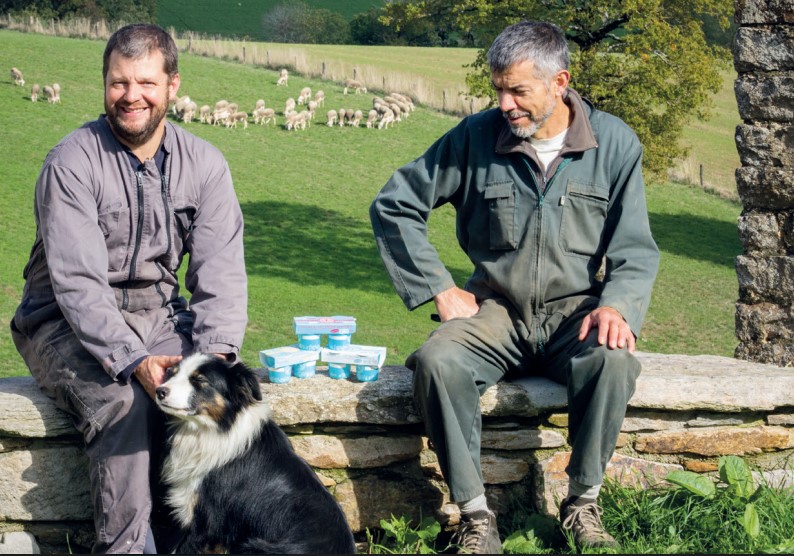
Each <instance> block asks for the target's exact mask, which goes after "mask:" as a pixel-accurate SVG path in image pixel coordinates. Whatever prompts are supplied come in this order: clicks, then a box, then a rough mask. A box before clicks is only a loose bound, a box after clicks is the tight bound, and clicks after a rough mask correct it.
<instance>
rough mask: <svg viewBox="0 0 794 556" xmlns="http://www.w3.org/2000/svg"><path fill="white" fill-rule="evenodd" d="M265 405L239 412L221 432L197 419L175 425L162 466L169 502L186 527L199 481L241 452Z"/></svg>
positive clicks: (260, 420) (263, 417)
mask: <svg viewBox="0 0 794 556" xmlns="http://www.w3.org/2000/svg"><path fill="white" fill-rule="evenodd" d="M269 413H270V412H269V409H268V406H267V404H265V403H259V404H256V405H253V406H251V407H249V408H247V409H246V410H244V411H243V412H241V413H240V414H239V415H238V416H237V419H236V420H235V422H234V425H233V426H232V428H231V429H230V430H229V431H227V432H222V431H220V430H218V429H217V428H214V427H207V426H206V423H201V422H199V420H198V419H197V420H187V421H184V422H181V423H179V424H178V425H177V428H176V430H175V433H174V436H173V437H172V440H171V448H170V452H169V454H168V457H167V458H166V461H165V464H164V466H163V481H164V482H165V483H166V484H167V485H168V496H167V501H168V504H169V505H170V506H171V507H172V508H173V509H174V516H175V517H176V519H177V520H178V521H179V523H180V524H182V525H183V526H185V527H188V526H189V525H190V523H191V522H192V520H193V511H194V509H195V505H196V495H197V491H198V488H199V486H200V485H201V481H202V480H203V479H204V477H205V476H206V475H207V473H209V472H210V471H212V470H213V469H217V468H218V467H221V466H223V465H225V464H226V463H228V462H230V461H232V460H233V459H235V458H237V457H239V456H241V455H242V454H244V453H245V452H246V451H247V450H248V448H249V447H250V446H251V443H252V442H253V440H254V438H256V436H257V435H258V433H259V431H260V430H261V428H262V425H263V424H264V423H265V422H266V421H267V419H268V418H269Z"/></svg>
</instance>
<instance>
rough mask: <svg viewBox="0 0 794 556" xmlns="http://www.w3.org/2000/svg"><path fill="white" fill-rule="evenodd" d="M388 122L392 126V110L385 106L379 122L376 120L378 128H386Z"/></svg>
mask: <svg viewBox="0 0 794 556" xmlns="http://www.w3.org/2000/svg"><path fill="white" fill-rule="evenodd" d="M389 124H391V126H392V127H394V112H392V111H391V109H390V108H387V109H386V111H385V112H384V113H383V115H382V116H381V119H380V122H378V129H383V128H384V127H386V128H388V127H389Z"/></svg>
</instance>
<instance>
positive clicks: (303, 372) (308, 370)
mask: <svg viewBox="0 0 794 556" xmlns="http://www.w3.org/2000/svg"><path fill="white" fill-rule="evenodd" d="M316 372H317V362H316V361H307V362H306V363H296V364H295V365H293V366H292V376H294V377H295V378H309V377H313V376H314V374H315V373H316Z"/></svg>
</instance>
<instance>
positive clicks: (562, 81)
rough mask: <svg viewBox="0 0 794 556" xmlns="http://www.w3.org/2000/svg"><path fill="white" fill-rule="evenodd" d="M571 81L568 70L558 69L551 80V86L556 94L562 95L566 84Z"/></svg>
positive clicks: (566, 86)
mask: <svg viewBox="0 0 794 556" xmlns="http://www.w3.org/2000/svg"><path fill="white" fill-rule="evenodd" d="M570 82H571V74H570V72H569V71H568V70H560V71H558V72H557V73H556V74H554V77H553V78H552V80H551V83H552V86H553V87H554V89H555V92H556V94H557V96H562V94H563V93H564V92H565V89H567V88H568V84H569V83H570Z"/></svg>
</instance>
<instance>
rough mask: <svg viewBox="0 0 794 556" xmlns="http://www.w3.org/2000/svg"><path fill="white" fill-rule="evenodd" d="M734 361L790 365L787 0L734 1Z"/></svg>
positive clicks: (793, 50) (793, 91)
mask: <svg viewBox="0 0 794 556" xmlns="http://www.w3.org/2000/svg"><path fill="white" fill-rule="evenodd" d="M734 6H735V18H736V23H737V24H738V29H737V32H736V37H735V39H734V43H733V59H734V67H735V68H736V71H737V72H738V78H737V79H736V83H735V86H734V90H735V93H736V101H737V103H738V106H739V115H740V117H741V119H742V123H741V124H740V125H739V126H737V128H736V147H737V149H738V151H739V157H740V159H741V168H739V169H738V170H737V171H736V186H737V190H738V193H739V198H740V199H741V202H742V206H743V211H742V215H741V217H740V218H739V235H740V237H741V241H742V254H741V256H739V257H738V258H737V259H736V273H737V276H738V279H739V301H738V303H737V307H736V336H737V338H738V340H739V345H738V347H737V348H736V354H735V355H736V357H737V358H740V359H748V360H751V361H757V362H762V363H772V364H775V365H779V366H783V367H794V1H792V0H735V3H734Z"/></svg>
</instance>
